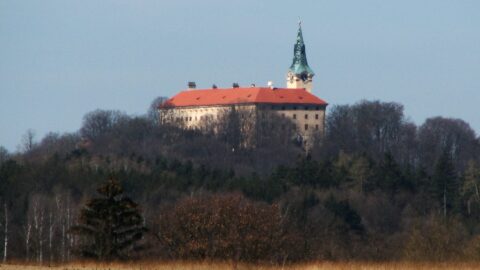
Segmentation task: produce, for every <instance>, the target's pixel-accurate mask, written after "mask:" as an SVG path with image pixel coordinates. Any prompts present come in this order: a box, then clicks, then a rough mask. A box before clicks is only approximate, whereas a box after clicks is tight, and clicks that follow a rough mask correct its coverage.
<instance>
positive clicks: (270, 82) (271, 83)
mask: <svg viewBox="0 0 480 270" xmlns="http://www.w3.org/2000/svg"><path fill="white" fill-rule="evenodd" d="M267 85H268V87H270V88H272V89H273V82H272V81H268V82H267Z"/></svg>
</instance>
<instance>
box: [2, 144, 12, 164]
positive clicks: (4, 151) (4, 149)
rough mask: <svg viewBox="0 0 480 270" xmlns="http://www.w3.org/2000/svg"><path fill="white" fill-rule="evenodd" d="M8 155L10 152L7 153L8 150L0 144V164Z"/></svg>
mask: <svg viewBox="0 0 480 270" xmlns="http://www.w3.org/2000/svg"><path fill="white" fill-rule="evenodd" d="M9 157H10V154H9V153H8V150H7V149H6V148H5V147H3V146H0V165H1V164H2V163H3V162H5V161H7V159H8V158H9Z"/></svg>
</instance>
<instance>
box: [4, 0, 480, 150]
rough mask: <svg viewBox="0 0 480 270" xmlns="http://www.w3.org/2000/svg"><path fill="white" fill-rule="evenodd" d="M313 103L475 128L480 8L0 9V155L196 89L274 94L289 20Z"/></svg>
mask: <svg viewBox="0 0 480 270" xmlns="http://www.w3.org/2000/svg"><path fill="white" fill-rule="evenodd" d="M299 17H300V18H301V20H302V21H303V24H302V25H303V34H304V38H305V42H306V46H307V56H308V61H309V64H310V66H311V67H312V69H313V70H314V71H315V73H316V76H315V78H314V93H315V94H317V95H319V96H320V97H321V98H324V99H326V100H327V101H328V102H329V103H330V104H332V105H333V104H347V103H348V104H351V103H354V102H356V101H359V100H361V99H370V100H371V99H380V100H383V101H396V102H400V103H403V104H404V106H405V112H406V115H407V116H409V117H410V118H411V119H412V120H413V121H414V122H415V123H417V124H421V123H422V122H423V121H424V120H425V119H426V118H428V117H432V116H437V115H441V116H446V117H455V118H461V119H464V120H465V121H467V122H469V123H470V124H471V125H472V127H473V128H474V129H475V130H476V131H477V133H478V132H479V131H480V117H479V113H478V104H479V103H480V1H478V0H471V1H467V0H464V1H462V0H456V1H451V0H444V1H442V0H422V1H419V0H402V1H400V0H398V1H385V0H375V1H374V0H362V1H358V0H351V1H346V0H329V1H319V0H315V1H313V0H312V1H301V0H297V1H279V0H275V1H258V0H241V1H240V0H239V1H225V0H216V1H213V0H202V1H193V0H191V1H180V0H177V1H162V0H157V1H146V0H131V1H122V0H101V1H99V0H95V1H85V0H82V1H66V0H58V1H49V0H39V1H26V0H23V1H19V0H0V145H3V146H5V147H7V149H9V150H10V151H13V150H15V149H16V146H17V145H18V144H19V143H20V138H21V136H22V134H24V133H25V131H26V130H27V129H29V128H31V129H33V130H35V131H36V133H37V136H38V138H39V139H40V138H41V137H43V135H45V134H46V133H47V132H49V131H54V132H71V131H76V130H78V128H79V127H80V125H81V122H82V117H83V115H84V114H85V113H87V112H89V111H92V110H94V109H97V108H101V109H118V110H121V111H124V112H126V113H129V114H135V115H140V114H143V113H145V112H146V110H147V109H148V106H149V104H150V102H151V101H152V100H153V99H154V98H155V97H157V96H172V95H173V94H175V93H176V92H177V91H179V90H181V89H184V88H185V87H186V84H187V81H196V82H197V87H198V88H207V87H210V86H211V85H212V83H216V84H217V85H219V86H228V87H229V86H231V84H232V82H239V83H240V84H241V85H249V84H250V83H256V84H257V85H266V83H267V81H268V80H272V81H273V82H274V84H275V85H276V86H284V85H285V74H286V71H287V68H288V67H289V66H290V64H291V61H292V57H293V44H294V42H295V37H296V31H297V21H298V18H299Z"/></svg>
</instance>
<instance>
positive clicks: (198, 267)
mask: <svg viewBox="0 0 480 270" xmlns="http://www.w3.org/2000/svg"><path fill="white" fill-rule="evenodd" d="M0 269H1V270H20V269H25V270H223V269H233V267H232V264H229V263H206V262H205V263H202V262H200V263H189V262H165V263H138V264H134V263H131V264H95V263H74V264H66V265H59V266H36V265H26V264H3V265H0ZM237 269H238V270H274V269H275V270H276V269H283V270H349V269H358V270H390V269H394V270H404V269H405V270H409V269H412V270H413V269H421V270H433V269H441V270H447V269H452V270H453V269H472V270H473V269H480V263H460V262H455V263H409V262H391V263H359V262H354V263H342V262H319V263H308V264H297V265H290V266H285V267H281V266H259V265H250V264H239V265H238V268H237Z"/></svg>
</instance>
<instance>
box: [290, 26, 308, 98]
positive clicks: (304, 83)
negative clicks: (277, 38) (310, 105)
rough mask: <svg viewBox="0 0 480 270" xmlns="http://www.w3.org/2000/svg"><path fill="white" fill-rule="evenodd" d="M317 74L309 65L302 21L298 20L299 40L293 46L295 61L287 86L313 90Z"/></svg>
mask: <svg viewBox="0 0 480 270" xmlns="http://www.w3.org/2000/svg"><path fill="white" fill-rule="evenodd" d="M314 75H315V73H314V72H313V70H312V69H311V68H310V67H309V66H308V62H307V54H306V52H305V42H304V41H303V34H302V21H300V20H299V21H298V32H297V40H296V43H295V45H294V47H293V62H292V65H291V66H290V68H289V69H288V74H287V87H288V88H305V89H306V90H307V91H309V92H311V90H312V78H313V76H314Z"/></svg>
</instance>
